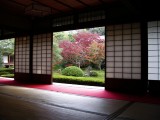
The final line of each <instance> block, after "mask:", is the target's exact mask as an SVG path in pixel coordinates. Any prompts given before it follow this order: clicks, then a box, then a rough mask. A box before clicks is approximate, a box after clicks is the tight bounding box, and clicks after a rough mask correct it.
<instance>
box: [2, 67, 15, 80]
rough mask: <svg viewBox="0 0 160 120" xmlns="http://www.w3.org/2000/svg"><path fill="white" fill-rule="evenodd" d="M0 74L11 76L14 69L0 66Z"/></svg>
mask: <svg viewBox="0 0 160 120" xmlns="http://www.w3.org/2000/svg"><path fill="white" fill-rule="evenodd" d="M0 76H2V77H9V78H13V77H14V69H13V68H0Z"/></svg>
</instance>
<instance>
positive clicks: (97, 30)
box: [87, 27, 105, 36]
mask: <svg viewBox="0 0 160 120" xmlns="http://www.w3.org/2000/svg"><path fill="white" fill-rule="evenodd" d="M87 30H88V31H89V32H91V33H94V34H95V33H96V34H99V35H100V36H104V35H105V27H96V28H88V29H87Z"/></svg>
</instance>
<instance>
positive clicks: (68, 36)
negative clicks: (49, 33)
mask: <svg viewBox="0 0 160 120" xmlns="http://www.w3.org/2000/svg"><path fill="white" fill-rule="evenodd" d="M73 34H74V33H73V32H71V31H67V32H66V31H64V32H55V33H53V41H54V42H57V43H59V42H61V41H63V40H68V41H71V42H73V41H74V38H73Z"/></svg>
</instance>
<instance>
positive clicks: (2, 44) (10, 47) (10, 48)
mask: <svg viewBox="0 0 160 120" xmlns="http://www.w3.org/2000/svg"><path fill="white" fill-rule="evenodd" d="M0 49H1V52H2V55H3V54H7V55H13V54H14V38H12V39H7V40H1V41H0Z"/></svg>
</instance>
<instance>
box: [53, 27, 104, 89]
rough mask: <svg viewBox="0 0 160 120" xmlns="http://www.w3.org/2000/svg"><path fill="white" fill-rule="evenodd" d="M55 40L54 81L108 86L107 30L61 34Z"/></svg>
mask: <svg viewBox="0 0 160 120" xmlns="http://www.w3.org/2000/svg"><path fill="white" fill-rule="evenodd" d="M102 36H103V37H102ZM53 41H54V42H53V81H55V82H63V83H72V84H83V85H93V86H104V82H105V39H104V27H99V28H90V29H81V30H76V31H67V32H57V33H54V34H53Z"/></svg>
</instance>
